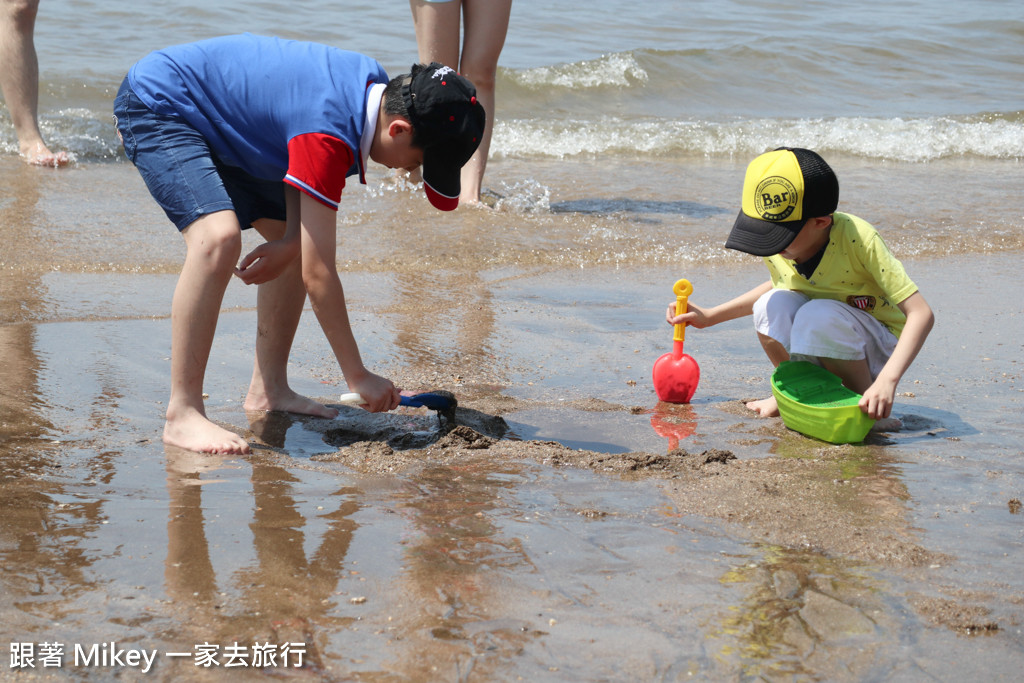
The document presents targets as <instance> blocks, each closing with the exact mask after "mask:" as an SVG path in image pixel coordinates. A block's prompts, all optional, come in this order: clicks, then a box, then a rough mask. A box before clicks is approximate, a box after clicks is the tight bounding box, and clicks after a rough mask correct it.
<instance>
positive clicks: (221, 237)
mask: <svg viewBox="0 0 1024 683" xmlns="http://www.w3.org/2000/svg"><path fill="white" fill-rule="evenodd" d="M233 217H234V214H233V213H232V214H231V218H233ZM187 230H188V232H189V234H188V235H186V243H187V244H188V248H189V250H190V251H194V252H195V254H194V255H195V256H196V257H199V258H203V259H205V260H207V261H210V262H211V263H214V264H216V267H217V268H222V267H230V268H234V267H235V266H236V265H237V264H238V259H239V257H240V256H241V255H242V231H241V230H240V229H239V227H238V221H237V220H227V219H225V218H224V217H223V216H218V215H217V214H209V215H206V216H203V217H202V218H200V219H199V220H197V221H196V222H194V223H192V225H190V226H189V227H188V228H187ZM225 264H227V265H225Z"/></svg>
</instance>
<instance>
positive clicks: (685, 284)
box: [672, 279, 693, 342]
mask: <svg viewBox="0 0 1024 683" xmlns="http://www.w3.org/2000/svg"><path fill="white" fill-rule="evenodd" d="M672 291H673V292H675V293H676V315H682V314H683V313H686V300H687V299H688V298H690V295H691V294H693V285H691V284H690V281H689V280H686V279H683V280H676V283H675V284H674V285H672ZM685 339H686V325H676V326H675V327H674V329H673V334H672V341H677V342H681V341H683V340H685Z"/></svg>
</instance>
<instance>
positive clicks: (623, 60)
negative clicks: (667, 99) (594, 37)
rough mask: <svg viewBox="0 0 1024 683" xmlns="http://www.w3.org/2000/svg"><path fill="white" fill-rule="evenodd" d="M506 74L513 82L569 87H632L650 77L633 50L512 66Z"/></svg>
mask: <svg viewBox="0 0 1024 683" xmlns="http://www.w3.org/2000/svg"><path fill="white" fill-rule="evenodd" d="M504 75H505V77H506V78H508V79H509V80H510V81H511V82H512V83H514V84H517V85H520V86H522V87H525V88H528V89H541V88H552V87H555V88H564V89H569V90H589V89H593V88H603V87H609V86H611V87H631V86H635V85H638V84H643V83H646V82H647V80H648V78H649V77H648V74H647V71H646V70H645V69H644V68H643V67H642V66H641V65H640V62H639V61H638V60H637V58H636V56H635V55H634V54H633V53H632V52H617V53H614V54H606V55H602V56H601V57H598V58H597V59H588V60H584V61H580V62H573V63H571V64H559V65H556V66H540V67H535V68H532V69H525V70H523V71H511V70H508V71H505V72H504Z"/></svg>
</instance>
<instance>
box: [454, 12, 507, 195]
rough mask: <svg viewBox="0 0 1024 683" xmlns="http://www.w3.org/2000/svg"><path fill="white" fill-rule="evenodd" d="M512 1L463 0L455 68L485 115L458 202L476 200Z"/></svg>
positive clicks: (466, 169)
mask: <svg viewBox="0 0 1024 683" xmlns="http://www.w3.org/2000/svg"><path fill="white" fill-rule="evenodd" d="M511 12H512V0H463V17H464V19H465V21H464V29H465V30H464V33H465V37H464V38H463V44H462V57H461V61H460V64H459V71H460V73H462V75H463V76H465V77H466V78H468V79H469V80H470V81H472V83H473V85H475V86H476V96H477V99H478V100H479V101H480V104H482V105H483V108H484V113H485V114H486V115H487V125H486V127H485V129H484V136H483V139H482V140H481V141H480V146H479V147H478V148H477V150H476V152H475V153H474V154H473V156H472V158H471V159H470V160H469V162H468V163H467V164H466V165H465V166H463V167H462V195H461V198H460V201H464V202H479V201H480V191H481V190H482V189H483V178H484V171H485V169H486V168H487V155H488V153H489V152H490V149H491V133H492V131H493V130H494V108H495V87H496V82H497V78H498V57H499V56H500V55H501V50H502V48H503V47H504V46H505V35H506V34H507V33H508V22H509V16H510V14H511Z"/></svg>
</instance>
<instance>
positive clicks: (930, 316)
mask: <svg viewBox="0 0 1024 683" xmlns="http://www.w3.org/2000/svg"><path fill="white" fill-rule="evenodd" d="M899 307H900V310H901V311H903V314H904V315H906V316H907V322H906V324H905V325H904V326H903V333H902V334H900V338H899V341H897V342H896V348H895V349H893V352H892V355H891V356H889V360H888V361H887V362H886V364H885V365H884V366H883V367H882V371H881V372H879V373H878V377H876V378H875V381H874V382H873V383H872V384H871V386H870V387H868V389H867V391H865V392H864V395H863V397H862V398H861V399H860V408H861V410H863V411H864V412H865V413H867V415H868V417H872V418H874V419H876V420H877V419H881V418H884V417H889V414H890V413H891V412H892V404H893V401H894V400H895V398H896V385H897V384H899V382H900V379H902V378H903V373H905V372H906V371H907V369H908V368H909V367H910V364H911V363H913V362H914V359H915V358H916V357H917V354H918V352H919V351H920V350H921V347H922V346H924V340H925V339H926V338H927V337H928V333H929V332H931V329H932V325H933V324H934V323H935V314H934V313H932V309H931V307H930V306H929V305H928V302H927V301H925V300H924V297H923V296H922V295H921V292H914V293H913V294H911V295H910V296H908V297H907V298H906V299H904V300H903V301H901V302H900V303H899Z"/></svg>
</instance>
